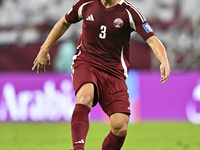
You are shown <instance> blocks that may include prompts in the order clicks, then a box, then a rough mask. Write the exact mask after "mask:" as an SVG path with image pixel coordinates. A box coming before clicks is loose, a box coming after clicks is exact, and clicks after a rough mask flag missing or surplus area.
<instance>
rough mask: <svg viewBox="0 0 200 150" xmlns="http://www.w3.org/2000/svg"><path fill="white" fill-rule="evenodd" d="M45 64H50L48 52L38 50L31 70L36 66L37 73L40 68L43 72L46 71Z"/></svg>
mask: <svg viewBox="0 0 200 150" xmlns="http://www.w3.org/2000/svg"><path fill="white" fill-rule="evenodd" d="M46 64H48V65H50V55H49V53H44V52H39V54H38V55H37V57H36V59H35V60H34V62H33V67H32V70H35V69H36V68H37V73H40V71H41V70H42V71H43V72H46V69H45V66H46Z"/></svg>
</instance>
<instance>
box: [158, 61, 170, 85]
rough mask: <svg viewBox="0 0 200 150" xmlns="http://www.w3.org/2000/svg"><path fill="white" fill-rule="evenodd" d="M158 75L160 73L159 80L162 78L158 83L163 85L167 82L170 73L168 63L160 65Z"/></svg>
mask: <svg viewBox="0 0 200 150" xmlns="http://www.w3.org/2000/svg"><path fill="white" fill-rule="evenodd" d="M160 73H161V78H162V79H161V80H160V82H162V83H163V84H164V83H165V82H166V81H167V79H168V78H169V75H170V73H171V70H170V67H169V63H161V65H160Z"/></svg>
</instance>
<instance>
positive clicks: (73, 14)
mask: <svg viewBox="0 0 200 150" xmlns="http://www.w3.org/2000/svg"><path fill="white" fill-rule="evenodd" d="M91 2H92V0H77V1H76V2H75V3H74V5H73V6H72V8H71V9H70V11H69V12H68V13H66V15H65V19H66V20H67V22H69V23H76V22H79V21H80V20H82V19H83V15H82V10H83V7H84V6H85V5H86V4H88V3H91Z"/></svg>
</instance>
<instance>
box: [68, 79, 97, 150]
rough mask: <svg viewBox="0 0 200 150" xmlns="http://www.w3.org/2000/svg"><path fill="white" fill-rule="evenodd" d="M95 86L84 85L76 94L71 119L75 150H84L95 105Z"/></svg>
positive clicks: (90, 84)
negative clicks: (93, 105)
mask: <svg viewBox="0 0 200 150" xmlns="http://www.w3.org/2000/svg"><path fill="white" fill-rule="evenodd" d="M93 98H94V85H93V84H92V83H87V84H85V85H83V86H82V87H81V88H80V90H79V91H78V92H77V94H76V105H75V108H74V112H73V114H72V119H71V133H72V142H73V148H74V150H84V146H85V139H86V136H87V133H88V130H89V119H88V114H89V112H90V109H91V107H92V104H93Z"/></svg>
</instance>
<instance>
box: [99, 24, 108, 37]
mask: <svg viewBox="0 0 200 150" xmlns="http://www.w3.org/2000/svg"><path fill="white" fill-rule="evenodd" d="M100 29H101V33H99V38H101V39H105V38H106V26H104V25H101V27H100Z"/></svg>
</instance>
